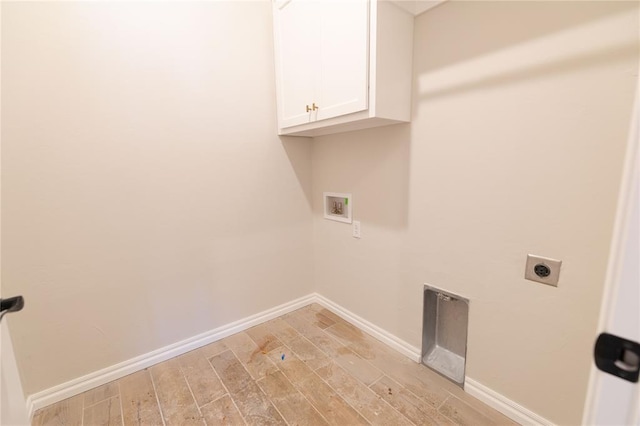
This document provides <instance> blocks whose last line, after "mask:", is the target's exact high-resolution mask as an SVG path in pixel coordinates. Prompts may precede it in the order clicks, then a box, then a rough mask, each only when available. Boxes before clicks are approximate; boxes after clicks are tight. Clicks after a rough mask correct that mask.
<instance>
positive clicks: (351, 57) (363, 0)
mask: <svg viewBox="0 0 640 426" xmlns="http://www.w3.org/2000/svg"><path fill="white" fill-rule="evenodd" d="M273 18H274V35H275V55H276V58H275V63H276V89H277V101H278V129H279V134H282V135H296V136H318V135H324V134H330V133H338V132H344V131H349V130H356V129H362V128H367V127H375V126H381V125H385V124H393V123H399V122H407V121H409V120H410V103H411V58H412V53H413V52H412V41H413V16H412V15H411V14H409V13H408V12H406V11H404V10H402V9H401V8H399V7H397V6H396V5H394V4H392V3H389V2H386V1H384V2H383V1H376V0H371V1H367V0H283V1H280V0H277V1H275V2H274V5H273Z"/></svg>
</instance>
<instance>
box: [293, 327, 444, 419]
mask: <svg viewBox="0 0 640 426" xmlns="http://www.w3.org/2000/svg"><path fill="white" fill-rule="evenodd" d="M338 317H339V318H341V319H342V320H343V321H344V322H346V323H348V324H351V323H349V322H348V321H346V320H345V319H344V318H342V317H340V316H338ZM337 324H338V323H337V322H335V323H334V324H332V325H330V326H329V327H326V328H324V329H323V328H320V327H318V329H319V330H320V332H322V333H324V334H325V336H326V337H327V338H329V339H331V340H333V341H335V342H337V343H339V344H340V345H342V346H343V347H344V348H346V349H348V350H349V351H350V352H351V353H352V354H353V355H355V356H356V357H357V358H360V359H361V360H362V361H364V362H366V363H367V364H369V365H370V366H372V367H373V368H374V369H376V370H377V371H379V372H380V377H378V378H377V379H376V380H374V381H373V382H372V383H371V384H370V385H367V384H366V383H362V382H361V381H360V380H359V379H358V378H357V377H355V376H354V378H355V379H356V380H358V381H359V382H360V383H362V384H363V385H364V386H366V387H367V389H369V390H370V391H371V392H373V394H374V395H375V396H376V397H378V394H377V393H375V392H374V391H373V389H371V386H373V385H374V384H375V383H378V382H379V381H380V380H382V378H383V377H385V376H387V373H386V372H385V371H383V370H382V369H380V368H378V367H377V366H375V365H374V364H373V363H371V362H369V360H367V359H364V358H362V357H361V356H360V355H358V354H357V353H356V352H354V351H353V350H352V349H351V348H349V347H348V346H346V345H345V344H344V343H343V342H342V341H341V340H340V339H338V338H337V337H335V336H333V335H332V334H331V333H328V332H327V330H328V329H329V328H331V327H333V326H335V325H337ZM351 325H352V326H353V324H351ZM354 327H355V326H354ZM302 337H304V338H305V339H306V336H304V335H303V336H302ZM371 337H372V338H374V337H373V336H371ZM307 340H309V339H307ZM309 342H310V343H311V344H312V345H314V346H316V345H315V344H314V343H313V342H311V341H310V340H309ZM316 347H317V348H318V349H320V350H321V351H322V349H321V348H319V347H318V346H316ZM322 352H323V353H325V354H327V353H326V352H324V351H322ZM327 355H328V354H327ZM330 362H334V361H333V360H330ZM334 363H335V362H334ZM336 365H338V364H336ZM338 366H339V365H338ZM340 368H342V367H340ZM314 372H315V371H314ZM347 373H348V374H349V375H352V374H351V373H349V372H347ZM327 384H328V383H327ZM400 386H401V387H402V388H403V389H405V390H407V391H408V389H406V388H405V387H404V386H402V385H400ZM329 387H331V385H329ZM332 389H333V388H332ZM334 390H335V389H334ZM411 393H413V392H411ZM414 396H415V397H416V398H418V399H419V400H422V398H420V397H418V396H417V395H414ZM380 399H381V400H382V401H384V402H385V403H386V404H387V405H388V406H389V407H391V409H392V410H393V411H395V412H397V413H398V414H400V416H402V417H403V418H404V419H406V420H408V421H409V423H412V424H415V423H413V422H412V421H411V419H409V418H408V417H407V416H405V415H404V414H403V413H401V412H400V411H399V410H397V409H396V408H395V407H394V406H393V405H391V404H389V403H388V402H387V401H386V400H385V399H384V398H380ZM446 399H447V398H445V400H446ZM443 403H444V401H443ZM436 410H437V409H436ZM363 417H364V416H363ZM445 417H446V416H445Z"/></svg>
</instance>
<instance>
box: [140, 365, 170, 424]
mask: <svg viewBox="0 0 640 426" xmlns="http://www.w3.org/2000/svg"><path fill="white" fill-rule="evenodd" d="M145 370H147V372H148V373H149V377H150V378H151V386H152V387H153V393H154V394H155V396H156V403H157V404H158V411H160V419H161V420H162V425H163V426H167V424H166V423H165V421H164V414H163V413H162V406H161V405H160V398H158V389H156V382H155V381H154V380H153V374H151V370H148V369H145Z"/></svg>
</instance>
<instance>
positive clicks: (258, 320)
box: [27, 293, 553, 426]
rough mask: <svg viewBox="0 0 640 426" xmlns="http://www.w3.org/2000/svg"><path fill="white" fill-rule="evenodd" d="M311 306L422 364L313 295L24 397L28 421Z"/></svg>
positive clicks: (417, 355) (518, 411)
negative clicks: (61, 403) (66, 401)
mask: <svg viewBox="0 0 640 426" xmlns="http://www.w3.org/2000/svg"><path fill="white" fill-rule="evenodd" d="M311 303H318V304H320V305H322V306H323V307H325V308H327V309H329V310H330V311H332V312H333V313H335V314H336V315H339V316H341V317H342V318H344V319H345V320H347V321H348V322H350V323H352V324H353V325H355V326H356V327H358V328H360V329H361V330H362V331H364V332H366V333H368V334H370V335H372V336H373V337H375V338H376V339H378V340H380V341H382V342H384V343H385V344H387V345H389V346H390V347H391V348H393V349H395V350H396V351H398V352H400V353H401V354H403V355H405V356H407V357H408V358H410V359H411V360H413V361H415V362H420V361H421V350H420V349H419V348H417V347H415V346H413V345H411V344H409V343H407V342H405V341H404V340H402V339H400V338H399V337H397V336H395V335H393V334H391V333H389V332H388V331H386V330H384V329H382V328H380V327H378V326H377V325H375V324H372V323H370V322H369V321H367V320H365V319H364V318H362V317H360V316H358V315H356V314H354V313H353V312H351V311H349V310H347V309H345V308H344V307H342V306H340V305H338V304H336V303H334V302H332V301H331V300H329V299H327V298H326V297H324V296H322V295H320V294H317V293H312V294H309V295H307V296H304V297H301V298H299V299H296V300H293V301H291V302H288V303H284V304H282V305H280V306H276V307H275V308H271V309H267V310H266V311H262V312H260V313H257V314H255V315H251V316H249V317H247V318H243V319H241V320H238V321H234V322H232V323H230V324H226V325H223V326H221V327H218V328H216V329H213V330H210V331H207V332H205V333H202V334H199V335H197V336H194V337H191V338H189V339H185V340H182V341H180V342H177V343H174V344H171V345H168V346H165V347H163V348H160V349H157V350H155V351H151V352H148V353H146V354H143V355H140V356H137V357H135V358H132V359H129V360H127V361H123V362H121V363H119V364H115V365H112V366H111V367H107V368H103V369H101V370H98V371H95V372H93V373H90V374H87V375H85V376H82V377H78V378H77V379H73V380H70V381H68V382H66V383H62V384H59V385H56V386H53V387H51V388H49V389H45V390H43V391H41V392H38V393H35V394H33V395H30V396H29V397H28V398H27V411H28V413H29V418H32V417H33V413H34V412H35V411H36V410H38V409H40V408H43V407H46V406H47V405H50V404H54V403H56V402H59V401H62V400H63V399H67V398H70V397H72V396H75V395H78V394H80V393H82V392H85V391H88V390H89V389H92V388H95V387H97V386H101V385H104V384H106V383H109V382H112V381H114V380H118V379H120V378H122V377H124V376H127V375H129V374H132V373H135V372H136V371H140V370H142V369H145V368H147V367H150V366H152V365H154V364H157V363H159V362H162V361H166V360H168V359H170V358H173V357H176V356H179V355H182V354H184V353H187V352H189V351H192V350H194V349H197V348H199V347H201V346H204V345H208V344H209V343H213V342H215V341H217V340H220V339H222V338H225V337H227V336H230V335H232V334H235V333H238V332H241V331H244V330H246V329H248V328H251V327H253V326H256V325H258V324H262V323H263V322H266V321H269V320H271V319H274V318H277V317H279V316H281V315H284V314H286V313H289V312H292V311H295V310H296V309H300V308H302V307H304V306H307V305H309V304H311ZM464 390H465V391H466V392H467V393H468V394H470V395H472V396H474V397H476V398H478V399H479V400H480V401H482V402H484V403H485V404H487V405H489V406H490V407H492V408H495V409H496V410H498V411H500V412H501V413H502V414H504V415H505V416H507V417H509V418H510V419H512V420H514V421H516V422H518V423H520V424H523V425H545V426H547V425H549V426H552V425H553V423H551V422H550V421H548V420H546V419H545V418H543V417H541V416H539V415H537V414H536V413H534V412H532V411H530V410H528V409H526V408H524V407H522V406H521V405H519V404H517V403H515V402H513V401H511V400H510V399H508V398H506V397H505V396H503V395H501V394H499V393H497V392H495V391H494V390H492V389H490V388H488V387H486V386H484V385H482V384H481V383H479V382H477V381H475V380H473V379H471V378H469V377H467V378H466V379H465V387H464Z"/></svg>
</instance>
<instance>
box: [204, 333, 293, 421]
mask: <svg viewBox="0 0 640 426" xmlns="http://www.w3.org/2000/svg"><path fill="white" fill-rule="evenodd" d="M241 333H244V334H246V335H247V337H248V338H249V340H251V341H252V342H253V343H255V345H256V346H257V347H258V349H260V345H258V343H257V342H256V341H255V340H253V339H252V338H251V336H250V335H249V334H247V333H245V332H244V331H243V332H241ZM238 334H240V333H238ZM278 341H279V340H278ZM278 347H280V346H278ZM275 349H277V348H274V349H272V350H275ZM229 350H230V351H231V353H232V354H233V356H235V357H236V359H237V360H238V362H239V363H240V366H242V368H244V370H245V371H246V372H247V374H248V375H249V377H251V380H253V383H255V384H256V386H258V390H259V391H260V392H262V394H263V395H264V397H265V398H266V399H267V401H269V404H271V406H272V407H273V409H274V410H276V411H277V412H278V414H279V415H280V418H281V419H282V420H283V421H284V422H285V423H286V424H287V425H289V422H288V421H287V419H285V418H284V416H283V415H282V413H281V412H280V410H278V407H276V405H275V404H274V403H273V401H271V398H269V396H267V394H265V393H264V392H263V390H262V388H261V387H260V385H259V384H258V381H260V380H262V379H263V378H264V377H263V378H261V379H257V380H256V379H254V378H253V376H252V375H251V373H250V372H249V370H247V367H245V365H244V363H243V362H242V361H240V358H238V355H236V353H235V352H234V351H233V349H231V348H229ZM260 352H263V351H262V350H260ZM263 355H265V358H266V359H267V360H268V361H269V362H271V364H273V366H274V367H275V368H276V369H278V370H280V369H279V368H278V366H277V365H276V364H275V363H274V362H273V361H271V359H270V358H269V357H268V356H266V353H263ZM214 370H215V369H214ZM231 399H232V400H233V398H231ZM238 411H239V410H238ZM240 414H242V413H240ZM245 423H246V420H245Z"/></svg>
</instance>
